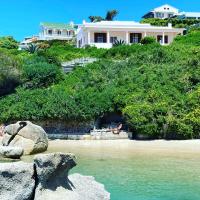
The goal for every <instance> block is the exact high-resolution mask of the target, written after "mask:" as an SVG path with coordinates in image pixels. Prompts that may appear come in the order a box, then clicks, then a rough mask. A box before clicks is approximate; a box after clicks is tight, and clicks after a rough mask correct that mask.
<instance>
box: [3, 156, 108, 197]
mask: <svg viewBox="0 0 200 200" xmlns="http://www.w3.org/2000/svg"><path fill="white" fill-rule="evenodd" d="M75 165H76V162H75V157H74V155H72V154H63V153H52V154H41V155H37V156H35V157H34V163H31V164H27V163H24V162H16V163H7V164H2V163H1V164H0V199H2V200H50V199H53V200H65V199H66V200H109V199H110V194H109V193H108V192H107V191H106V190H105V189H104V186H103V185H102V184H100V183H97V182H96V181H95V180H94V178H93V177H88V176H82V175H80V174H73V175H70V176H69V177H68V172H69V170H70V169H71V168H73V167H74V166H75Z"/></svg>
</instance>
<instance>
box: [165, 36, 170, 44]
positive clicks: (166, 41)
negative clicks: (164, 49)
mask: <svg viewBox="0 0 200 200" xmlns="http://www.w3.org/2000/svg"><path fill="white" fill-rule="evenodd" d="M168 43H169V39H168V35H165V44H168Z"/></svg>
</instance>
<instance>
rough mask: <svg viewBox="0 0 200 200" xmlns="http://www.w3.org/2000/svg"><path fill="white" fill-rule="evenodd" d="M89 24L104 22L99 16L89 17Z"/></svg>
mask: <svg viewBox="0 0 200 200" xmlns="http://www.w3.org/2000/svg"><path fill="white" fill-rule="evenodd" d="M89 19H90V21H91V22H100V21H102V20H104V19H103V18H102V17H101V16H89Z"/></svg>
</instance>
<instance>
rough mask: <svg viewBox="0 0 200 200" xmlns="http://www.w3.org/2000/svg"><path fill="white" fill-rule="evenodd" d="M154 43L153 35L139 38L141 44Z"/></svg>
mask: <svg viewBox="0 0 200 200" xmlns="http://www.w3.org/2000/svg"><path fill="white" fill-rule="evenodd" d="M154 43H156V38H155V37H144V38H143V39H142V40H141V44H154Z"/></svg>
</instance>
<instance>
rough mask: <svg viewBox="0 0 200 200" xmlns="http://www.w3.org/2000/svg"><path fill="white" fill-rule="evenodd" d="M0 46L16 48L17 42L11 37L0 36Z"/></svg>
mask: <svg viewBox="0 0 200 200" xmlns="http://www.w3.org/2000/svg"><path fill="white" fill-rule="evenodd" d="M0 48H5V49H18V42H17V41H16V40H14V38H13V37H10V36H8V37H0Z"/></svg>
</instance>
